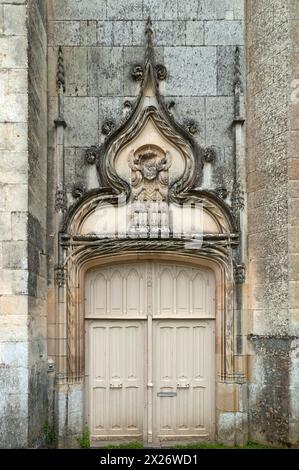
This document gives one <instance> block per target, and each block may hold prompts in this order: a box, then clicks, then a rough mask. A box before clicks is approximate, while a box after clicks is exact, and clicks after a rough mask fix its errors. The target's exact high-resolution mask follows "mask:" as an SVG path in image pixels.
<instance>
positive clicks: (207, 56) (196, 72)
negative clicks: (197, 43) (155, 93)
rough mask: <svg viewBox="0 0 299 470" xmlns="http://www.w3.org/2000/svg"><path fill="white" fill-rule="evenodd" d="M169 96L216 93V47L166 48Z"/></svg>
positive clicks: (167, 92)
mask: <svg viewBox="0 0 299 470" xmlns="http://www.w3.org/2000/svg"><path fill="white" fill-rule="evenodd" d="M164 57H165V66H166V68H167V70H168V73H169V76H168V79H167V90H166V94H167V95H168V96H173V95H181V96H207V95H216V89H217V76H216V49H215V48H212V47H176V48H170V47H166V48H165V56H164Z"/></svg>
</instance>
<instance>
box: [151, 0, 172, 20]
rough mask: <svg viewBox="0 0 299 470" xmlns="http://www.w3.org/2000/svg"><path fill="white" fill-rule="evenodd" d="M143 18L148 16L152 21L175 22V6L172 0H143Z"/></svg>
mask: <svg viewBox="0 0 299 470" xmlns="http://www.w3.org/2000/svg"><path fill="white" fill-rule="evenodd" d="M143 16H144V18H147V17H148V16H150V17H151V18H152V20H176V19H177V16H178V11H177V4H176V2H173V1H172V0H163V2H160V1H159V0H143Z"/></svg>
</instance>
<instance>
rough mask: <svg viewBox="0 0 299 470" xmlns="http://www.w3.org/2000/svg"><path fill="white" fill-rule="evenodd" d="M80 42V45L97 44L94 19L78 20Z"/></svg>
mask: <svg viewBox="0 0 299 470" xmlns="http://www.w3.org/2000/svg"><path fill="white" fill-rule="evenodd" d="M80 44H81V46H95V45H96V44H97V22H96V21H94V20H87V21H80Z"/></svg>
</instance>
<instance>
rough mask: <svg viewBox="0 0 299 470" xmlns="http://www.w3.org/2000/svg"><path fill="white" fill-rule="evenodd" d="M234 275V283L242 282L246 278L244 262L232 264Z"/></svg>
mask: <svg viewBox="0 0 299 470" xmlns="http://www.w3.org/2000/svg"><path fill="white" fill-rule="evenodd" d="M234 277H235V282H236V284H243V283H244V282H245V279H246V267H245V264H244V263H241V264H237V265H235V266H234Z"/></svg>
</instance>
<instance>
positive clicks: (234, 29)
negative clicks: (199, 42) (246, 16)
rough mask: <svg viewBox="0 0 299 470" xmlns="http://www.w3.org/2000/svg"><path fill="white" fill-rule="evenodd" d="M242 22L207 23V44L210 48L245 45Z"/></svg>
mask: <svg viewBox="0 0 299 470" xmlns="http://www.w3.org/2000/svg"><path fill="white" fill-rule="evenodd" d="M243 34H244V33H243V24H242V21H225V20H223V21H206V22H205V44H206V45H208V46H211V45H213V46H222V45H234V44H238V45H243V44H244V37H243Z"/></svg>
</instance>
